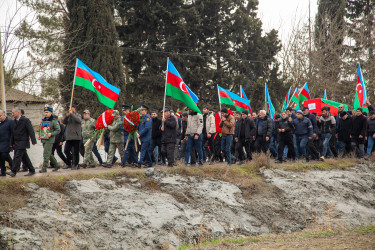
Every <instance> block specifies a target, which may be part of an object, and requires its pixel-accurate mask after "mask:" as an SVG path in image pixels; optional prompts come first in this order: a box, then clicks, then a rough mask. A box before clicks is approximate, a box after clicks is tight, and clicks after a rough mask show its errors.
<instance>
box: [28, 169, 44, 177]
mask: <svg viewBox="0 0 375 250" xmlns="http://www.w3.org/2000/svg"><path fill="white" fill-rule="evenodd" d="M39 172H40V171H39ZM46 172H47V170H46ZM34 174H35V172H28V173H27V174H25V175H24V176H32V175H34Z"/></svg>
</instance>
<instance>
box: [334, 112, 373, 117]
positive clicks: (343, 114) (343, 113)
mask: <svg viewBox="0 0 375 250" xmlns="http://www.w3.org/2000/svg"><path fill="white" fill-rule="evenodd" d="M370 113H371V112H370ZM347 114H348V113H346V111H341V113H340V116H341V117H343V116H345V115H347ZM374 114H375V112H374Z"/></svg>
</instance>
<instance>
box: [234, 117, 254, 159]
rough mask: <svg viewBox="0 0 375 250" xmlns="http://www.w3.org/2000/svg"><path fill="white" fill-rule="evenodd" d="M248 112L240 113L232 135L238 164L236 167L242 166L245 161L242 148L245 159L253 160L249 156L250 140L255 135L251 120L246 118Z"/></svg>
mask: <svg viewBox="0 0 375 250" xmlns="http://www.w3.org/2000/svg"><path fill="white" fill-rule="evenodd" d="M248 114H249V112H248V111H247V110H245V111H243V112H242V116H241V119H239V120H238V121H237V123H236V130H235V135H234V138H235V139H234V140H235V142H236V152H237V154H238V158H239V162H238V163H237V164H238V165H241V164H242V161H243V160H244V159H245V157H244V153H243V148H244V147H245V151H246V155H247V159H248V160H249V161H251V160H252V159H253V158H252V156H251V148H250V144H251V140H252V137H253V136H254V135H255V123H254V121H253V119H251V118H249V117H248Z"/></svg>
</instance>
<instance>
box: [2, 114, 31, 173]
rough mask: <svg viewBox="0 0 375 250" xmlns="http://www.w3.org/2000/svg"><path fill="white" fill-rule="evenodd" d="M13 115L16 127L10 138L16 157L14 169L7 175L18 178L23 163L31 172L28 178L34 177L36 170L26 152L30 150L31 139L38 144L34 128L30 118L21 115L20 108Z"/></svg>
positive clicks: (14, 157)
mask: <svg viewBox="0 0 375 250" xmlns="http://www.w3.org/2000/svg"><path fill="white" fill-rule="evenodd" d="M12 115H13V117H14V126H13V130H12V136H11V138H10V145H11V147H12V148H13V149H14V156H13V167H12V169H11V171H10V172H7V174H8V175H10V176H12V177H14V176H16V174H17V172H18V171H19V170H20V166H21V162H23V163H24V164H25V166H26V168H27V169H28V170H29V173H28V174H26V176H31V175H34V174H35V168H34V167H33V164H32V163H31V161H30V158H29V156H28V155H27V151H26V149H28V148H30V139H31V142H32V144H33V145H35V144H36V139H35V133H34V129H33V126H32V125H31V122H30V120H29V119H28V118H26V117H25V116H22V115H21V110H20V109H19V108H14V109H13V110H12Z"/></svg>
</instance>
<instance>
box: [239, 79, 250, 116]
mask: <svg viewBox="0 0 375 250" xmlns="http://www.w3.org/2000/svg"><path fill="white" fill-rule="evenodd" d="M240 97H241V98H242V99H245V100H249V99H248V98H247V96H246V94H245V91H244V90H243V88H242V85H240ZM249 101H250V100H249ZM249 108H250V109H249V112H250V113H253V111H252V110H251V105H250V104H249Z"/></svg>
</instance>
